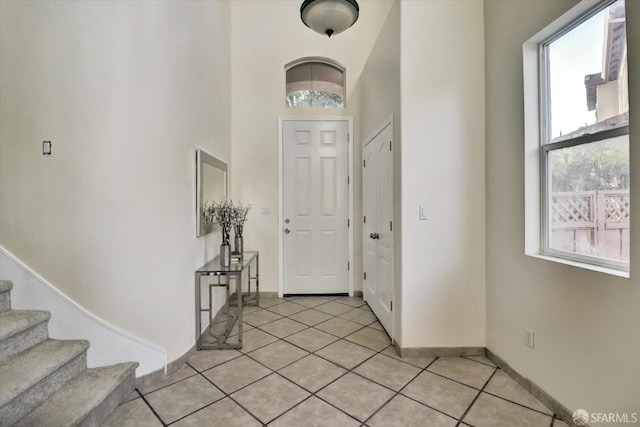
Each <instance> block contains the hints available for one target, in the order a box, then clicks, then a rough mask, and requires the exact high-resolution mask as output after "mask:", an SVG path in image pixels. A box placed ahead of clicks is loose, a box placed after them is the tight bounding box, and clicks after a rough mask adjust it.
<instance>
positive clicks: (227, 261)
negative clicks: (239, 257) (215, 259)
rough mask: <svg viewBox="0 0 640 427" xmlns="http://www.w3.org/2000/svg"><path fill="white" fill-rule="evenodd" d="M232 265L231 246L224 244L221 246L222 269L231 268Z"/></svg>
mask: <svg viewBox="0 0 640 427" xmlns="http://www.w3.org/2000/svg"><path fill="white" fill-rule="evenodd" d="M230 265H231V245H230V244H229V243H223V244H221V245H220V267H229V266H230Z"/></svg>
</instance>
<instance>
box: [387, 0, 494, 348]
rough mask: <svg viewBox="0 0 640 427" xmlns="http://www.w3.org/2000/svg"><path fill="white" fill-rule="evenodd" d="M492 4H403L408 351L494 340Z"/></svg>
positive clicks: (404, 296)
mask: <svg viewBox="0 0 640 427" xmlns="http://www.w3.org/2000/svg"><path fill="white" fill-rule="evenodd" d="M482 5H483V4H482V2H479V1H475V0H470V1H448V0H442V1H402V2H401V77H400V82H401V96H402V101H401V109H402V121H401V135H402V143H401V144H402V161H401V163H402V170H401V176H402V178H401V179H402V193H401V198H402V218H401V219H402V257H401V259H400V260H399V262H398V263H397V267H401V268H402V335H401V342H400V344H401V345H402V347H408V348H410V347H457V346H483V345H484V342H485V230H484V227H485V185H484V174H485V170H484V45H483V9H482ZM420 205H424V206H426V207H427V209H428V212H429V220H428V221H420V220H419V219H418V212H419V206H420Z"/></svg>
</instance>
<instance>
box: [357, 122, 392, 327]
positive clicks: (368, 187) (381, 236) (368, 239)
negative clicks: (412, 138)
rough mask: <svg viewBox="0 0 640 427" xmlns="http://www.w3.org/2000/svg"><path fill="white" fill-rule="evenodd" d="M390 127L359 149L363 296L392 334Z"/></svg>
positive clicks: (389, 125)
mask: <svg viewBox="0 0 640 427" xmlns="http://www.w3.org/2000/svg"><path fill="white" fill-rule="evenodd" d="M392 139H393V128H392V126H391V123H389V124H388V125H387V126H386V127H385V128H384V129H383V130H382V131H381V132H379V133H378V134H377V135H376V136H375V137H374V138H373V139H371V140H370V141H369V142H367V143H366V144H365V146H364V152H363V158H364V162H363V178H362V179H363V199H364V200H363V209H364V220H365V223H364V229H363V239H364V242H363V247H364V261H363V262H364V271H365V280H364V299H365V301H366V302H367V303H368V304H369V306H370V307H371V309H372V310H373V312H374V313H375V315H376V316H377V317H378V320H380V323H381V324H382V326H383V327H384V328H385V329H386V331H387V333H388V334H389V336H391V337H393V316H392V309H393V151H392V148H393V144H392Z"/></svg>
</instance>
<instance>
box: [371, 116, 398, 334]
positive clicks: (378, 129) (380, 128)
mask: <svg viewBox="0 0 640 427" xmlns="http://www.w3.org/2000/svg"><path fill="white" fill-rule="evenodd" d="M393 118H394V116H393V114H391V115H389V116H388V117H387V118H386V119H385V120H384V121H382V123H381V124H380V125H378V126H377V127H376V128H375V130H374V131H373V132H371V133H370V134H369V135H368V136H367V138H365V139H364V140H363V141H362V158H364V152H365V147H366V146H367V145H368V144H369V143H370V142H373V140H374V139H375V138H376V137H377V136H378V135H379V134H380V133H381V132H382V131H384V130H385V129H386V128H387V127H389V128H390V129H391V135H392V138H393V139H392V141H393V144H394V145H396V144H397V142H396V141H395V131H394V128H393V124H394V123H393ZM396 149H397V145H396ZM392 152H393V157H392V158H393V161H392V162H391V191H392V193H393V197H392V200H391V203H392V204H394V202H395V199H396V195H395V189H396V188H395V163H396V161H395V157H396V151H395V149H394V150H392ZM363 168H364V167H363ZM364 186H365V179H364V170H363V172H362V211H363V214H364V209H365V189H364ZM391 221H392V222H393V223H394V225H395V227H393V230H392V231H391V232H390V235H391V248H392V250H391V295H392V298H393V301H394V302H396V296H397V295H396V285H395V282H396V281H395V273H396V247H395V244H396V230H397V229H398V228H397V225H396V224H395V223H396V220H395V210H394V209H391ZM366 238H367V236H366V233H365V231H364V228H363V229H362V269H363V270H364V269H365V245H366ZM365 287H366V284H365V283H363V284H362V298H363V299H364V291H365ZM399 305H400V304H396V307H398V306H399ZM374 314H375V313H374ZM395 328H396V310H392V311H391V330H390V331H386V332H387V334H388V335H389V338H391V343H392V344H393V343H395V342H396V341H395V338H394V337H395Z"/></svg>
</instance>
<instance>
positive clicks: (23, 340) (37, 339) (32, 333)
mask: <svg viewBox="0 0 640 427" xmlns="http://www.w3.org/2000/svg"><path fill="white" fill-rule="evenodd" d="M48 336H49V331H48V324H47V322H42V323H39V324H38V325H36V326H34V327H33V328H31V329H27V330H26V331H23V332H20V333H19V334H16V335H14V336H12V337H11V338H8V339H6V340H4V341H0V363H3V362H6V361H7V360H9V359H10V358H11V357H13V356H15V355H16V354H18V353H20V352H23V351H24V350H26V349H28V348H31V347H33V346H34V345H36V344H39V343H41V342H42V341H44V340H46V339H47V337H48Z"/></svg>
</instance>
